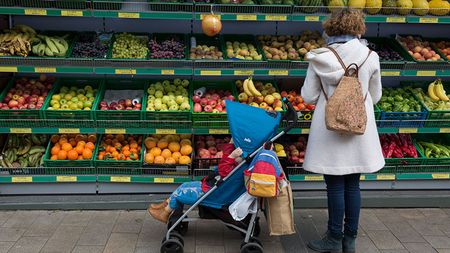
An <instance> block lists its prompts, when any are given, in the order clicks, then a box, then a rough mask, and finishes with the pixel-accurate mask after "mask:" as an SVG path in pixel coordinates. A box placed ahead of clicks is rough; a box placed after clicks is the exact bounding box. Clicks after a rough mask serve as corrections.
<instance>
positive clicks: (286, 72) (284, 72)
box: [269, 69, 289, 76]
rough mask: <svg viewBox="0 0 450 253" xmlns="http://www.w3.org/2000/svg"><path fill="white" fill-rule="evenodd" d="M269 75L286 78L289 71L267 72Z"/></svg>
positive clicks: (274, 70)
mask: <svg viewBox="0 0 450 253" xmlns="http://www.w3.org/2000/svg"><path fill="white" fill-rule="evenodd" d="M269 75H270V76H287V75H289V71H287V70H276V69H273V70H269Z"/></svg>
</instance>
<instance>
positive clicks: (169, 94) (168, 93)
mask: <svg viewBox="0 0 450 253" xmlns="http://www.w3.org/2000/svg"><path fill="white" fill-rule="evenodd" d="M166 95H167V96H175V93H173V92H171V91H170V92H167V94H166Z"/></svg>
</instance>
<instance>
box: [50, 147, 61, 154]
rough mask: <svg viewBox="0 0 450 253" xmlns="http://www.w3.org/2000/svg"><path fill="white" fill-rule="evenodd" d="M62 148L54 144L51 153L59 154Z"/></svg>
mask: <svg viewBox="0 0 450 253" xmlns="http://www.w3.org/2000/svg"><path fill="white" fill-rule="evenodd" d="M60 150H61V149H60V148H59V146H54V147H53V148H52V150H51V154H52V155H58V152H59V151H60Z"/></svg>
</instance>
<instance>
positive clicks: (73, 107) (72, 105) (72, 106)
mask: <svg viewBox="0 0 450 253" xmlns="http://www.w3.org/2000/svg"><path fill="white" fill-rule="evenodd" d="M69 108H70V110H78V106H77V104H76V103H73V104H71V105H70V106H69Z"/></svg>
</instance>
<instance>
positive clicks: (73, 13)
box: [61, 10, 83, 17]
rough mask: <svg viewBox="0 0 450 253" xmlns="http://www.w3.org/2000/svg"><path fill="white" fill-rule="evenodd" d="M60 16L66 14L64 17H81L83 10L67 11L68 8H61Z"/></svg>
mask: <svg viewBox="0 0 450 253" xmlns="http://www.w3.org/2000/svg"><path fill="white" fill-rule="evenodd" d="M61 16H66V17H82V16H83V11H69V10H62V11H61Z"/></svg>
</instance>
